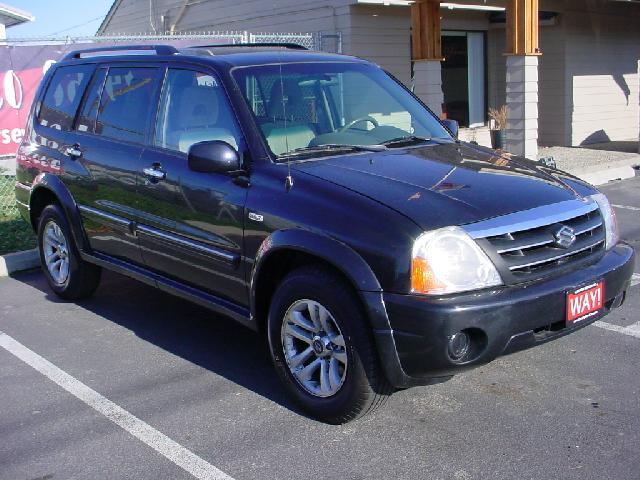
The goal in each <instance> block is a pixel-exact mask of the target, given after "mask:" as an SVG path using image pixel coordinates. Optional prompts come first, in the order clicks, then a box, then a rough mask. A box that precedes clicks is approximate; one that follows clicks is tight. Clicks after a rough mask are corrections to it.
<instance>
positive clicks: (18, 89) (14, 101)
mask: <svg viewBox="0 0 640 480" xmlns="http://www.w3.org/2000/svg"><path fill="white" fill-rule="evenodd" d="M2 87H3V92H2V93H3V94H2V97H0V108H2V105H3V103H2V100H4V101H6V102H7V105H9V106H10V107H11V108H13V109H15V110H19V109H20V107H21V106H22V83H20V78H19V77H18V75H16V72H14V71H13V70H7V71H6V72H5V73H4V79H3V81H2Z"/></svg>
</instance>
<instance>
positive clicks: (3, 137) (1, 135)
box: [0, 128, 24, 145]
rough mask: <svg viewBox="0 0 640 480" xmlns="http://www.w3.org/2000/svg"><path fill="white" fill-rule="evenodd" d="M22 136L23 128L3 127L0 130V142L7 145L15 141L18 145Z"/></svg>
mask: <svg viewBox="0 0 640 480" xmlns="http://www.w3.org/2000/svg"><path fill="white" fill-rule="evenodd" d="M22 137H24V128H4V129H2V130H0V143H2V144H3V145H9V144H10V143H15V144H16V145H19V144H20V142H22Z"/></svg>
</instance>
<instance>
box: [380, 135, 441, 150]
mask: <svg viewBox="0 0 640 480" xmlns="http://www.w3.org/2000/svg"><path fill="white" fill-rule="evenodd" d="M431 140H432V138H431V137H420V136H418V135H405V136H403V137H396V138H392V139H391V140H387V141H385V142H382V143H381V144H380V145H382V146H385V147H393V146H395V145H411V144H416V143H425V142H429V141H431Z"/></svg>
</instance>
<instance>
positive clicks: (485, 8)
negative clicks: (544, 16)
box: [357, 0, 640, 12]
mask: <svg viewBox="0 0 640 480" xmlns="http://www.w3.org/2000/svg"><path fill="white" fill-rule="evenodd" d="M626 1H633V0H626ZM637 1H640V0H637ZM357 3H358V4H366V5H400V6H404V5H411V4H412V3H415V0H357ZM440 8H442V9H444V10H475V11H481V12H504V11H505V8H504V7H499V6H492V5H486V4H484V3H477V4H476V3H458V2H440Z"/></svg>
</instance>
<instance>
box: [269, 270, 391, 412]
mask: <svg viewBox="0 0 640 480" xmlns="http://www.w3.org/2000/svg"><path fill="white" fill-rule="evenodd" d="M268 335H269V347H270V352H271V356H272V359H273V362H274V365H275V367H276V370H277V372H278V375H279V376H280V379H281V380H282V382H283V384H284V386H285V388H286V389H287V390H288V392H289V394H290V396H291V397H292V398H293V399H294V400H295V401H296V402H297V403H298V404H299V405H300V406H301V407H302V408H303V409H304V410H305V411H306V412H307V413H309V414H310V415H311V416H313V417H316V418H318V419H320V420H323V421H325V422H328V423H333V424H340V423H346V422H349V421H351V420H354V419H356V418H358V417H361V416H362V415H365V414H367V413H369V412H372V411H373V410H374V409H375V408H377V407H378V406H380V405H381V404H382V403H383V402H384V400H385V399H386V398H387V396H388V395H389V393H390V387H389V384H388V382H387V380H386V378H385V377H384V375H383V373H382V372H381V370H380V366H379V362H378V358H377V354H376V349H375V346H374V343H373V338H372V333H371V330H370V327H369V326H368V322H366V319H365V318H364V315H363V314H362V308H361V306H360V304H359V302H358V301H357V299H356V298H355V292H354V291H353V289H352V288H351V287H350V286H349V285H348V284H347V283H346V282H344V281H343V280H342V278H340V277H339V276H337V275H335V274H334V273H333V272H331V271H330V270H328V269H325V268H323V267H320V266H307V267H302V268H300V269H298V270H296V271H294V272H292V273H290V274H289V275H288V276H287V277H286V278H285V279H284V280H283V282H282V283H281V284H280V286H279V287H278V289H277V291H276V293H275V295H274V297H273V300H272V303H271V308H270V310H269V325H268Z"/></svg>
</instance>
